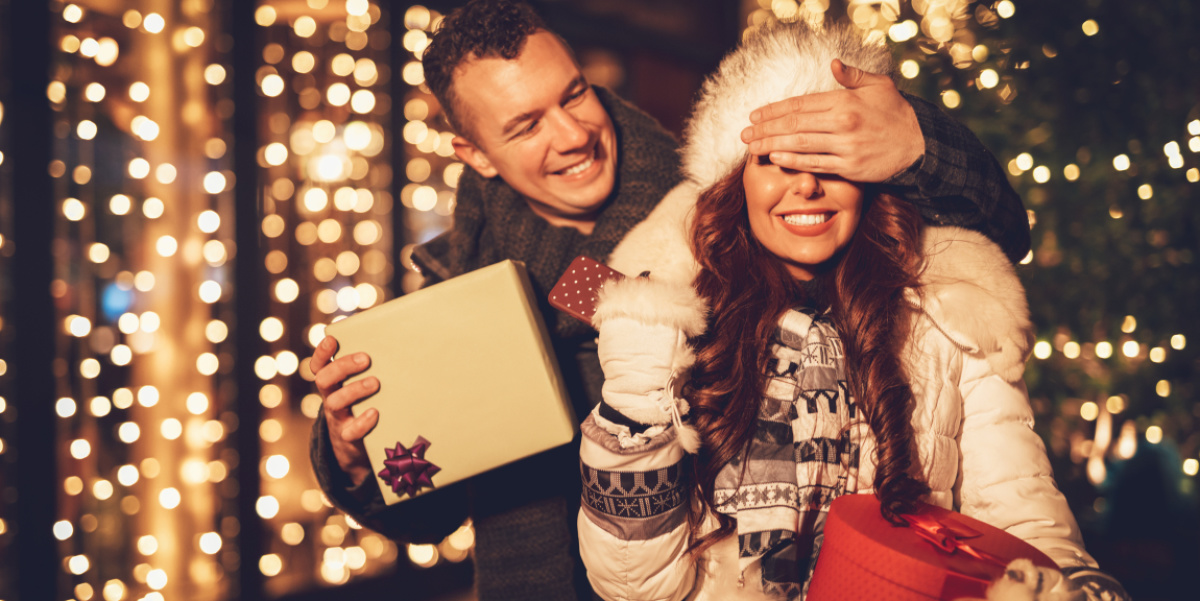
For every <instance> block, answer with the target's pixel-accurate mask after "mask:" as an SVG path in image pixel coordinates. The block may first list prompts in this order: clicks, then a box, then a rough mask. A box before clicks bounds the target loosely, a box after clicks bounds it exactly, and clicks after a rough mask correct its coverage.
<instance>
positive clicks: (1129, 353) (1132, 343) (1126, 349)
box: [1121, 340, 1141, 359]
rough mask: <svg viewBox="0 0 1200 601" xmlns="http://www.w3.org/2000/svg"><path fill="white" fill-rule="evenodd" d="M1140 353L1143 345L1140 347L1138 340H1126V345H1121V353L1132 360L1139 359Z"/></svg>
mask: <svg viewBox="0 0 1200 601" xmlns="http://www.w3.org/2000/svg"><path fill="white" fill-rule="evenodd" d="M1140 351H1141V345H1139V344H1138V343H1137V341H1136V340H1126V341H1125V343H1124V344H1122V345H1121V353H1122V354H1124V355H1125V356H1126V357H1129V358H1130V359H1132V358H1134V357H1137V356H1138V353H1139V352H1140Z"/></svg>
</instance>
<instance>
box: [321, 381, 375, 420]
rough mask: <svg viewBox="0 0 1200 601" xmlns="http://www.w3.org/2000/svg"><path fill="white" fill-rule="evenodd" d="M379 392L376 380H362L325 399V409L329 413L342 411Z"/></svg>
mask: <svg viewBox="0 0 1200 601" xmlns="http://www.w3.org/2000/svg"><path fill="white" fill-rule="evenodd" d="M377 390H379V379H378V378H363V379H361V380H356V381H354V382H351V383H350V384H347V385H345V386H342V387H341V388H339V389H337V390H335V391H333V392H331V393H329V395H328V396H326V397H325V408H326V409H328V410H329V411H334V412H337V411H343V410H346V409H349V408H350V406H351V405H353V404H355V403H357V402H359V401H361V400H363V399H365V398H367V397H369V396H371V395H372V394H375V392H376V391H377Z"/></svg>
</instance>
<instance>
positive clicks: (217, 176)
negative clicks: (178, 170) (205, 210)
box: [204, 171, 226, 194]
mask: <svg viewBox="0 0 1200 601" xmlns="http://www.w3.org/2000/svg"><path fill="white" fill-rule="evenodd" d="M225 186H226V181H225V176H224V175H223V174H222V173H221V172H220V171H209V172H208V173H206V174H205V175H204V191H205V192H208V193H209V194H220V193H221V192H224V191H225Z"/></svg>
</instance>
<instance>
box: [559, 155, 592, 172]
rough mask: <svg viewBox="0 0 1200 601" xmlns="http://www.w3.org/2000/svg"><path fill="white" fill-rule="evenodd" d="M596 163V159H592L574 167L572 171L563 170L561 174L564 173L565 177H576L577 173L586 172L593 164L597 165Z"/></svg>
mask: <svg viewBox="0 0 1200 601" xmlns="http://www.w3.org/2000/svg"><path fill="white" fill-rule="evenodd" d="M595 162H596V159H595V158H591V159H588V160H586V161H584V162H582V163H580V164H578V165H575V166H574V167H571V168H570V169H563V170H562V171H560V172H559V173H562V174H563V175H575V174H576V173H583V172H584V171H586V170H587V168H588V167H591V166H592V163H595Z"/></svg>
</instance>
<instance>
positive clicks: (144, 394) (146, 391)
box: [137, 311, 162, 407]
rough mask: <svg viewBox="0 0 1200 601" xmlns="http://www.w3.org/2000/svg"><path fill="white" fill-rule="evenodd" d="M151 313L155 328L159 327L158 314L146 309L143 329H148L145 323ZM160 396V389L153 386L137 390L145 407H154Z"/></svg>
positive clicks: (140, 401) (140, 402) (138, 398)
mask: <svg viewBox="0 0 1200 601" xmlns="http://www.w3.org/2000/svg"><path fill="white" fill-rule="evenodd" d="M151 315H153V316H154V317H153V320H154V322H155V326H154V329H156V330H157V329H158V325H157V323H158V314H156V313H152V312H150V311H146V312H145V313H142V329H143V331H147V330H145V328H146V325H145V324H146V322H147V321H148V320H149V319H150V317H149V316H151ZM160 398H162V397H161V395H160V394H159V392H158V389H157V388H155V387H153V386H142V387H141V388H139V389H138V391H137V402H138V404H139V405H141V406H143V407H153V406H155V405H157V404H158V401H159V399H160Z"/></svg>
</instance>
